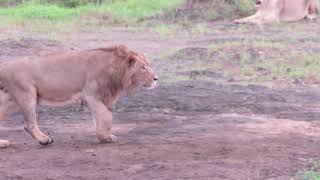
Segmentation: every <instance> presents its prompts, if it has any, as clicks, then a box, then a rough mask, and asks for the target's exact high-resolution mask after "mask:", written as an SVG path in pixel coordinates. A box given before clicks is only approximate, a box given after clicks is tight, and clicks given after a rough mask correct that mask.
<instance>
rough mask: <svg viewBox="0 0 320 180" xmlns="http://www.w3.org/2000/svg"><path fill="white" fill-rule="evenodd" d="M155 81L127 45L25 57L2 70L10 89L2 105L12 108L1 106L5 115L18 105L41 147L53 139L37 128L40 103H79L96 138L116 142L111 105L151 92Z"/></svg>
mask: <svg viewBox="0 0 320 180" xmlns="http://www.w3.org/2000/svg"><path fill="white" fill-rule="evenodd" d="M157 80H158V77H157V76H156V75H155V74H154V72H153V70H152V69H151V67H150V65H149V63H148V60H147V58H146V57H145V56H144V55H143V54H141V53H136V52H133V51H130V50H129V49H128V48H127V47H125V46H114V47H109V48H100V49H93V50H85V51H78V52H67V53H62V54H58V55H49V56H42V57H38V58H34V59H28V58H25V59H21V60H16V61H12V62H8V63H7V64H6V65H5V66H2V67H1V69H0V81H1V83H2V84H3V86H4V87H6V89H7V93H5V92H2V93H0V95H1V100H2V102H3V103H2V105H9V104H10V106H1V108H2V110H3V112H4V114H6V113H8V112H9V110H11V109H15V108H14V107H12V106H13V105H14V106H15V107H19V108H20V109H21V111H22V113H23V115H24V121H25V129H26V131H27V132H28V133H29V134H31V136H32V137H34V138H35V139H36V140H37V141H38V142H39V143H40V144H41V145H47V144H51V143H53V139H52V138H51V137H49V136H48V135H47V134H45V133H43V132H42V131H41V130H40V129H39V127H38V124H37V118H36V106H37V104H39V103H41V102H47V103H49V104H51V105H55V104H60V105H61V104H64V103H71V102H73V101H79V100H80V101H83V102H85V104H86V105H87V106H88V108H89V109H90V110H91V112H92V114H93V116H94V119H95V120H96V124H97V129H96V132H97V136H98V139H99V140H100V141H101V142H104V143H110V142H115V141H116V140H117V138H116V136H114V135H113V134H112V133H111V128H112V113H111V112H110V111H109V109H108V107H111V106H113V104H114V103H116V101H117V100H118V98H119V97H120V96H121V95H123V94H127V92H128V91H132V90H133V89H137V88H139V87H145V88H153V87H154V86H155V85H156V82H157ZM5 94H7V95H8V96H5ZM11 97H12V98H11ZM9 102H14V103H13V104H12V103H9ZM11 104H12V105H11ZM9 145H10V143H9V142H8V141H5V140H1V141H0V147H8V146H9Z"/></svg>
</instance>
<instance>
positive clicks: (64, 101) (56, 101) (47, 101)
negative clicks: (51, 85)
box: [38, 93, 81, 106]
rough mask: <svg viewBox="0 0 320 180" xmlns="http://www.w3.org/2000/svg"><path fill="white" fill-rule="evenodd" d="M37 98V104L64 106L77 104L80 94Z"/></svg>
mask: <svg viewBox="0 0 320 180" xmlns="http://www.w3.org/2000/svg"><path fill="white" fill-rule="evenodd" d="M57 97H58V96H56V97H54V96H52V97H50V96H44V97H43V96H38V104H41V105H47V106H66V105H69V104H72V103H75V102H78V101H79V100H80V99H81V93H76V94H73V95H70V96H59V98H57Z"/></svg>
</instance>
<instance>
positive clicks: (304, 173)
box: [292, 161, 320, 180]
mask: <svg viewBox="0 0 320 180" xmlns="http://www.w3.org/2000/svg"><path fill="white" fill-rule="evenodd" d="M319 171H320V161H314V162H313V163H312V166H311V167H310V168H308V169H304V170H300V171H298V172H297V174H296V176H295V178H292V180H296V179H297V180H298V179H302V180H320V172H319Z"/></svg>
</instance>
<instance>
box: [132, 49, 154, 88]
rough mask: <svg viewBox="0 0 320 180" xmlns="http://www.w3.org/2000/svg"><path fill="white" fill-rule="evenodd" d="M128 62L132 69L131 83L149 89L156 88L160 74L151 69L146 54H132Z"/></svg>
mask: <svg viewBox="0 0 320 180" xmlns="http://www.w3.org/2000/svg"><path fill="white" fill-rule="evenodd" d="M128 64H129V68H130V69H131V83H132V84H133V86H135V87H143V88H146V89H148V90H151V89H153V88H155V86H156V85H157V82H158V76H157V75H156V74H155V73H154V71H153V70H152V69H151V67H150V64H149V62H148V59H147V58H146V57H145V56H144V55H142V54H134V55H130V57H129V59H128Z"/></svg>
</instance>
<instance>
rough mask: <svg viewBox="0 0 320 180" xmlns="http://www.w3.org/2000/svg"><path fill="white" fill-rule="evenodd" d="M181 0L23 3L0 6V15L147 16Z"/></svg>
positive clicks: (21, 16) (27, 17)
mask: <svg viewBox="0 0 320 180" xmlns="http://www.w3.org/2000/svg"><path fill="white" fill-rule="evenodd" d="M181 2H183V0H170V1H169V0H126V1H109V2H106V3H104V4H101V5H99V6H96V5H95V4H86V5H83V6H78V7H74V8H69V7H63V6H58V5H56V4H40V3H35V2H30V3H25V4H22V5H19V6H16V7H8V8H0V17H1V16H2V17H8V18H18V19H19V18H20V19H44V20H62V19H66V18H67V17H71V16H79V15H83V14H86V13H100V14H104V13H105V14H108V15H111V16H114V17H121V18H137V17H149V16H153V15H156V14H157V13H160V12H161V11H162V10H166V9H169V8H172V7H175V6H176V5H177V4H179V3H181Z"/></svg>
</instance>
